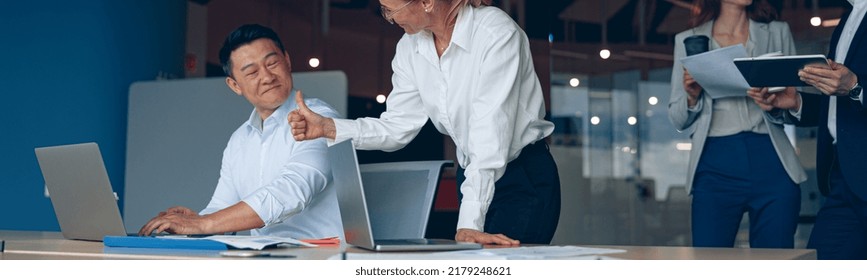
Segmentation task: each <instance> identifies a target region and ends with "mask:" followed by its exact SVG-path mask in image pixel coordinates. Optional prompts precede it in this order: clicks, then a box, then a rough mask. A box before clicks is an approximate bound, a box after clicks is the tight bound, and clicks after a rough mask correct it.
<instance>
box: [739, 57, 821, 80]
mask: <svg viewBox="0 0 867 280" xmlns="http://www.w3.org/2000/svg"><path fill="white" fill-rule="evenodd" d="M734 63H735V66H737V68H738V70H739V71H740V72H741V75H743V76H744V79H745V80H746V81H747V83H748V84H750V86H751V87H803V86H809V85H808V84H807V83H804V82H803V81H801V79H800V78H799V77H798V71H800V70H801V69H803V68H804V66H807V65H812V64H819V65H824V66H827V67H830V65H828V59H827V58H826V57H825V55H821V54H813V55H791V56H770V57H745V58H735V59H734Z"/></svg>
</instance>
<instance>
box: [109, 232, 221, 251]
mask: <svg viewBox="0 0 867 280" xmlns="http://www.w3.org/2000/svg"><path fill="white" fill-rule="evenodd" d="M102 243H103V244H104V245H105V246H107V247H127V248H160V249H187V250H189V249H193V250H226V249H228V246H226V244H223V243H221V242H219V241H214V240H210V239H201V238H159V237H149V236H111V235H106V236H105V237H104V238H103V239H102Z"/></svg>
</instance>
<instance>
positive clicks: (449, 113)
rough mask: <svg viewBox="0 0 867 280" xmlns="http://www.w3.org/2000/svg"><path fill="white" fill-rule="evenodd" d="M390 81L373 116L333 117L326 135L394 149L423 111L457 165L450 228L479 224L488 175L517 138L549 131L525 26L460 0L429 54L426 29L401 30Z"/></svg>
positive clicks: (520, 142) (490, 189)
mask: <svg viewBox="0 0 867 280" xmlns="http://www.w3.org/2000/svg"><path fill="white" fill-rule="evenodd" d="M392 68H393V70H394V75H393V76H392V84H393V86H394V89H393V90H392V91H391V93H390V94H389V96H388V99H387V101H386V102H387V103H386V107H387V109H386V111H385V112H384V113H382V115H380V117H379V118H361V119H357V120H334V122H335V126H336V129H337V135H336V138H335V141H334V142H340V141H343V140H346V139H350V138H351V139H353V140H354V143H355V146H356V148H358V149H367V150H373V149H378V150H385V151H394V150H398V149H400V148H402V147H404V146H405V145H406V144H408V143H409V142H410V141H411V140H412V139H413V138H415V136H416V135H417V134H418V132H419V131H420V130H421V128H422V126H423V125H424V124H425V123H426V122H427V120H428V119H430V120H431V121H432V122H433V124H434V126H436V128H437V130H439V131H440V132H441V133H444V134H447V135H450V136H451V137H452V140H454V142H455V144H456V145H457V159H458V163H459V164H460V165H461V167H463V168H464V169H465V173H464V174H465V175H466V181H465V182H464V183H463V185H461V193H462V194H463V200H462V201H461V207H460V213H459V216H458V226H457V228H458V229H461V228H468V229H475V230H480V231H481V230H483V227H484V224H485V214H486V213H487V211H488V207H489V206H490V203H491V200H492V199H493V197H494V183H495V182H496V181H497V180H498V179H499V178H500V177H501V176H502V175H503V173H504V172H505V169H506V164H508V163H509V162H510V161H512V160H514V159H515V158H517V157H518V154H519V153H520V152H521V149H523V148H524V146H526V145H528V144H531V143H534V142H536V141H539V140H540V139H543V138H545V137H547V136H548V135H550V134H551V132H552V131H553V130H554V124H553V123H551V122H548V121H545V120H544V117H545V103H544V100H543V96H542V88H541V86H540V84H539V78H538V77H537V76H536V72H535V70H534V68H533V60H532V56H531V54H530V46H529V42H528V40H527V36H526V34H525V33H524V32H523V31H522V30H521V28H520V27H518V25H517V24H515V22H514V21H513V20H512V19H511V18H510V17H509V16H508V15H506V13H504V12H503V11H501V10H500V9H497V8H495V7H479V8H473V7H471V6H466V7H464V8H462V9H461V10H460V12H459V14H458V17H457V22H456V24H455V28H454V32H453V33H452V38H451V42H450V43H449V46H448V48H447V49H446V51H445V52H444V53H443V55H442V57H441V58H440V57H438V56H437V52H436V50H435V47H434V41H433V35H432V34H431V33H430V32H427V31H423V32H419V33H417V34H406V35H404V36H403V38H401V39H400V42H398V43H397V50H396V54H395V57H394V60H393V61H392Z"/></svg>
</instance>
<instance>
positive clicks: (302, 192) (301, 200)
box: [201, 94, 343, 238]
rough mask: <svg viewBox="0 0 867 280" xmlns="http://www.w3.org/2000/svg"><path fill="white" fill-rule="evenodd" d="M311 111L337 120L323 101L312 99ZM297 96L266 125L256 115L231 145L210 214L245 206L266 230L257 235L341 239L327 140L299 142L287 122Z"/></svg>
mask: <svg viewBox="0 0 867 280" xmlns="http://www.w3.org/2000/svg"><path fill="white" fill-rule="evenodd" d="M306 103H307V106H308V107H310V109H311V110H313V111H314V112H317V113H319V114H321V115H324V116H329V117H338V114H337V113H336V111H335V110H334V109H332V108H331V107H329V106H328V105H327V104H325V102H322V101H320V100H318V99H307V100H306ZM296 106H297V105H296V104H295V97H294V94H292V96H290V97H289V98H288V99H287V100H286V102H285V103H283V105H281V106H280V107H279V108H278V109H277V110H276V111H274V113H273V114H271V116H269V117H268V118H266V119H265V120H264V121H263V120H262V119H261V118H260V117H259V113H257V112H256V111H255V110H254V111H253V113H251V114H250V119H249V120H247V121H246V122H244V124H242V125H241V127H239V128H238V129H237V130H235V132H234V133H233V134H232V137H231V138H230V139H229V143H228V145H227V146H226V150H225V151H224V152H223V163H222V167H221V169H220V180H219V182H218V183H217V188H216V190H214V195H213V197H211V202H210V203H208V206H207V208H205V209H204V210H202V211H201V214H203V215H204V214H209V213H213V212H216V211H219V210H221V209H224V208H227V207H229V206H232V205H234V204H236V203H238V202H240V201H244V202H246V203H247V205H250V207H252V208H253V210H254V211H256V214H258V215H259V218H261V219H262V221H264V222H265V226H264V227H262V228H260V229H254V230H252V234H253V235H276V236H288V237H293V238H323V237H332V236H342V235H343V226H342V223H341V221H340V212H339V208H338V206H337V197H336V194H335V191H334V189H333V188H326V185H327V184H328V182H329V181H331V166H330V164H329V163H328V151H327V150H328V147H327V144H326V141H325V140H324V139H319V140H312V141H303V142H296V141H295V139H294V138H293V137H292V133H291V127H290V126H289V123H288V122H287V121H286V116H287V115H288V114H289V112H291V111H292V110H295V107H296Z"/></svg>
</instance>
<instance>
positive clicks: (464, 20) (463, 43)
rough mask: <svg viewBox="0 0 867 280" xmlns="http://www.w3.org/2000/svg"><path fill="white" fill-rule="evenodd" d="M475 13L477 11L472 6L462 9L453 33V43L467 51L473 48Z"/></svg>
mask: <svg viewBox="0 0 867 280" xmlns="http://www.w3.org/2000/svg"><path fill="white" fill-rule="evenodd" d="M474 12H475V9H474V8H473V7H472V6H470V5H465V6H464V7H463V8H461V9H460V11H458V18H457V20H455V29H454V31H452V43H453V44H455V46H458V47H460V48H462V49H464V50H467V51H469V50H470V47H471V46H472V44H471V42H472V34H473V30H472V28H473V16H474Z"/></svg>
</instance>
